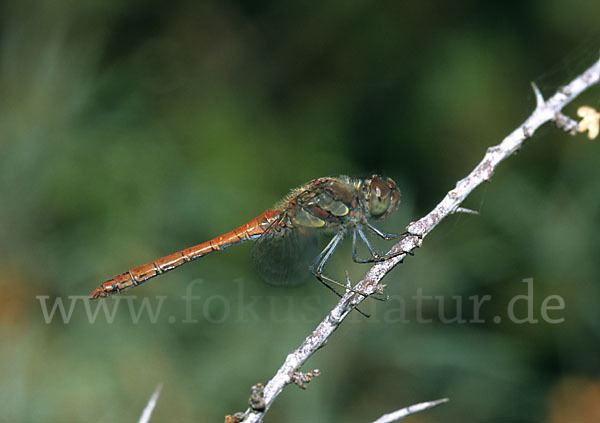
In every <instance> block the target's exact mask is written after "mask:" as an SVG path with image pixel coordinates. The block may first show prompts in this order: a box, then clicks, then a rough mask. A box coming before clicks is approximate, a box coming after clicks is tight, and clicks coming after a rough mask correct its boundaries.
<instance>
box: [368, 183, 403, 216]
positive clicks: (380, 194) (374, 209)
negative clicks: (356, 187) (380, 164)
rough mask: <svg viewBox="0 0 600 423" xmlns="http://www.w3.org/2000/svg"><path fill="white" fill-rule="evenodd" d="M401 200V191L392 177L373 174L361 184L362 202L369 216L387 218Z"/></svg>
mask: <svg viewBox="0 0 600 423" xmlns="http://www.w3.org/2000/svg"><path fill="white" fill-rule="evenodd" d="M399 202H400V191H398V188H396V183H395V182H394V181H393V180H391V179H390V178H384V177H382V176H379V175H373V176H371V177H370V178H367V179H365V180H364V181H363V182H362V184H361V203H362V208H363V210H364V212H365V214H366V215H367V217H372V218H374V219H385V218H386V217H388V216H389V215H390V213H391V212H393V211H394V210H395V209H396V207H397V206H398V203H399Z"/></svg>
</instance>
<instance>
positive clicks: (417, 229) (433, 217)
mask: <svg viewBox="0 0 600 423" xmlns="http://www.w3.org/2000/svg"><path fill="white" fill-rule="evenodd" d="M599 79H600V60H599V61H597V62H596V63H594V64H593V65H592V66H591V67H590V68H588V69H587V70H586V71H585V72H584V73H582V74H581V75H579V76H578V77H576V78H575V79H573V80H572V81H571V82H570V83H569V84H567V85H565V86H564V87H562V88H560V89H559V90H558V91H557V92H556V93H555V94H554V95H553V96H552V97H550V98H549V99H548V100H544V98H543V97H542V95H541V93H540V91H539V90H538V88H537V87H536V86H535V85H534V84H532V86H533V90H534V93H535V97H536V101H537V105H536V107H535V110H534V111H533V113H532V114H531V115H530V116H529V118H527V120H526V121H525V122H523V124H522V125H520V126H519V127H518V128H517V129H515V130H514V131H513V132H512V133H511V134H510V135H508V136H507V137H506V138H505V139H504V140H503V141H502V142H501V143H500V144H498V145H496V146H494V147H490V148H488V150H487V152H486V154H485V156H484V157H483V160H481V162H480V163H479V164H478V165H477V166H476V167H475V169H473V171H472V172H471V173H470V174H469V175H467V177H465V178H464V179H461V180H460V181H458V182H457V183H456V187H455V188H454V189H452V190H450V191H449V192H448V193H447V194H446V196H445V197H444V198H443V200H442V201H441V202H440V203H439V204H438V205H437V206H435V208H434V209H433V210H432V211H431V212H429V213H428V214H427V215H426V216H424V217H422V218H421V219H419V220H417V221H415V222H412V223H411V224H410V225H409V226H408V228H407V229H408V232H409V233H410V235H409V236H407V237H406V238H404V239H402V240H401V241H400V242H399V243H398V244H396V245H395V246H394V247H393V248H392V249H391V250H390V253H394V252H397V251H404V252H409V251H412V250H413V249H415V248H417V247H420V246H421V244H422V242H423V239H424V238H425V237H426V236H427V234H429V232H431V231H432V230H433V228H435V227H436V226H437V225H438V224H439V223H440V222H441V221H442V219H444V218H445V217H447V216H448V215H450V214H452V213H455V212H457V211H461V210H460V208H459V206H460V204H461V203H462V202H463V201H464V200H465V198H466V197H467V196H468V195H469V194H470V193H471V192H472V191H473V190H474V189H475V188H476V187H477V186H479V185H480V184H481V183H483V182H486V181H489V180H490V178H491V177H492V174H493V173H494V170H495V169H496V167H497V166H498V165H499V164H500V162H502V161H503V160H504V159H506V158H507V157H509V156H510V155H512V154H513V153H514V152H515V151H517V150H518V149H520V148H521V146H522V145H523V143H524V142H525V140H526V139H527V138H529V137H531V136H532V135H533V134H534V133H535V131H536V130H537V129H538V128H539V127H540V126H541V125H543V124H544V123H546V122H548V121H554V122H555V123H556V125H557V126H558V127H559V128H561V129H563V130H565V131H566V132H570V133H573V132H574V131H575V130H576V129H577V123H576V122H575V121H573V120H572V119H570V118H568V117H566V116H565V115H563V114H562V113H561V110H562V109H563V108H564V107H565V106H566V105H567V104H568V103H569V102H571V101H572V100H573V99H574V98H576V97H577V96H578V95H579V94H581V93H582V92H583V91H585V90H587V89H588V88H590V87H591V86H592V85H594V84H596V83H598V80H599ZM405 256H406V253H404V254H401V255H398V256H395V257H393V258H391V259H389V260H386V261H383V262H380V263H377V264H375V265H374V266H373V267H371V269H370V270H369V272H368V273H367V274H366V276H365V278H364V279H363V280H362V281H360V282H359V283H358V284H356V286H355V287H354V289H355V290H357V291H360V292H364V293H367V294H372V293H374V292H377V285H378V284H379V282H380V281H381V280H382V279H383V277H384V276H385V275H386V274H387V273H388V272H389V271H390V270H392V268H393V267H394V266H395V265H396V264H398V263H400V262H401V261H402V260H403V259H404V257H405ZM364 299H365V297H364V296H361V295H357V294H354V293H353V292H351V291H348V292H347V293H346V294H345V295H344V296H343V297H342V298H341V299H340V301H339V302H338V303H337V305H336V306H335V307H334V308H333V309H332V310H331V311H330V312H329V313H328V314H327V316H326V317H325V318H324V319H323V321H322V322H321V323H319V325H318V326H317V327H316V329H315V330H314V331H312V333H311V334H310V335H308V336H307V337H306V339H305V340H304V341H303V342H302V344H301V345H300V346H299V347H298V348H297V349H295V350H294V351H292V352H291V353H290V354H288V356H287V357H286V359H285V361H284V363H283V365H282V366H281V367H280V368H279V370H278V371H277V373H276V374H275V376H274V377H273V378H272V379H271V380H270V381H269V382H268V383H267V385H266V386H265V388H264V392H263V394H264V409H262V410H253V409H248V410H247V411H246V414H247V417H246V420H244V421H245V422H260V421H262V418H263V416H264V413H265V411H266V410H268V409H269V408H270V407H271V405H272V404H273V401H274V400H275V398H276V397H277V396H278V395H279V394H280V393H281V391H282V390H283V388H284V387H285V386H286V385H288V384H290V383H292V382H293V375H294V373H295V372H296V371H298V370H299V369H300V367H301V366H302V365H303V364H304V363H305V362H306V360H308V358H309V357H310V356H311V355H312V354H313V353H315V352H316V351H317V350H318V349H319V348H321V347H322V346H323V345H324V343H325V342H326V341H327V339H328V338H329V336H331V334H332V333H333V332H334V331H335V330H336V329H337V327H338V326H339V325H340V324H341V322H342V321H343V320H344V319H345V318H346V316H348V314H349V313H350V311H351V310H352V309H353V308H354V307H356V306H357V305H358V304H359V303H360V302H361V301H363V300H364Z"/></svg>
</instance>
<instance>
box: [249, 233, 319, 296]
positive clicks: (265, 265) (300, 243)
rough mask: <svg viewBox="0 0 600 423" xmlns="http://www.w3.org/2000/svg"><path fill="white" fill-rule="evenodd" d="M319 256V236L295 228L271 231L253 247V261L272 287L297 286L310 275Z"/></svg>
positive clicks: (251, 256)
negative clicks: (311, 268) (310, 268)
mask: <svg viewBox="0 0 600 423" xmlns="http://www.w3.org/2000/svg"><path fill="white" fill-rule="evenodd" d="M318 254H319V235H318V233H316V232H315V231H314V230H311V229H308V228H304V227H296V228H294V229H290V228H280V229H279V230H270V231H268V232H266V233H265V234H263V235H262V236H261V237H260V238H258V239H257V240H256V242H255V243H254V244H253V245H252V247H251V248H250V262H251V263H252V265H253V266H254V269H255V270H256V272H257V273H258V274H259V276H260V277H261V278H262V279H263V280H264V281H265V282H267V283H269V284H271V285H280V286H295V285H299V284H301V283H303V282H304V281H305V280H306V279H307V278H308V277H309V276H310V272H309V267H310V265H311V264H312V262H313V261H314V259H315V258H316V257H317V255H318Z"/></svg>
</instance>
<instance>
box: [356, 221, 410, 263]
mask: <svg viewBox="0 0 600 423" xmlns="http://www.w3.org/2000/svg"><path fill="white" fill-rule="evenodd" d="M357 233H358V235H359V236H360V238H361V240H362V241H363V242H364V244H365V245H366V246H367V249H368V250H369V253H370V254H371V258H370V259H361V258H358V254H357V252H356V234H357ZM401 254H409V252H407V251H398V252H395V253H392V254H379V253H378V252H377V250H376V249H375V247H373V244H371V241H369V238H367V236H366V235H365V233H364V231H363V230H362V228H361V227H360V226H358V225H357V226H355V227H354V229H353V231H352V260H354V262H355V263H377V262H380V261H383V260H387V259H390V258H392V257H396V256H399V255H401Z"/></svg>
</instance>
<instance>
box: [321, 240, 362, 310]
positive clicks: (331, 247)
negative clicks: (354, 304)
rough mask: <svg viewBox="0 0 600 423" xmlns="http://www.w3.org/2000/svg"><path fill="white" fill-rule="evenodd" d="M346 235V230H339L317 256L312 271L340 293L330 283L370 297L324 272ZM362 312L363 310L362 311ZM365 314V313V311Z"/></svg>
mask: <svg viewBox="0 0 600 423" xmlns="http://www.w3.org/2000/svg"><path fill="white" fill-rule="evenodd" d="M343 236H344V231H339V232H338V233H337V234H336V235H335V236H334V237H333V238H332V239H331V241H329V244H327V246H326V247H325V248H324V249H323V251H321V253H320V254H319V255H318V256H317V258H316V259H315V261H314V262H313V264H312V266H311V267H310V272H311V273H312V274H313V275H314V276H315V277H316V278H317V279H318V280H319V282H321V283H322V284H323V285H325V286H327V287H328V288H329V289H331V290H332V291H334V292H335V293H336V294H338V295H340V294H339V293H338V292H337V291H336V290H335V289H333V287H332V286H331V285H330V284H332V285H338V286H340V287H342V288H344V289H345V290H350V291H352V292H354V293H355V294H358V295H362V296H364V297H368V295H367V294H365V293H364V292H360V291H357V290H355V289H353V288H351V287H348V286H347V285H345V284H343V283H341V282H338V281H336V280H335V279H332V278H330V277H329V276H327V275H325V274H323V268H324V267H325V265H326V264H327V262H328V261H329V259H330V258H331V255H332V254H333V253H334V252H335V250H336V248H337V247H338V246H339V245H340V241H341V240H342V238H343ZM361 313H362V312H361ZM363 314H364V313H363Z"/></svg>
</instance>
